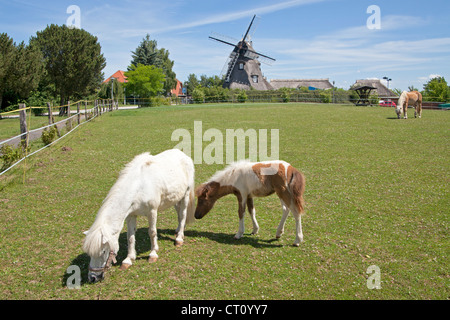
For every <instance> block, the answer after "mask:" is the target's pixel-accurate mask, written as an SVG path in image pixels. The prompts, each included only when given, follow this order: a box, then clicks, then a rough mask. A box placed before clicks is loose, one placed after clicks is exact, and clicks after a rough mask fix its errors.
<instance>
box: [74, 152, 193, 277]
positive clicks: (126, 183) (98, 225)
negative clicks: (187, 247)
mask: <svg viewBox="0 0 450 320" xmlns="http://www.w3.org/2000/svg"><path fill="white" fill-rule="evenodd" d="M194 189H195V185H194V163H193V162H192V159H191V158H190V157H188V156H187V155H185V154H184V153H183V152H182V151H180V150H178V149H172V150H167V151H164V152H161V153H160V154H158V155H155V156H152V155H150V154H149V153H148V152H147V153H143V154H140V155H138V156H136V157H135V158H134V159H133V160H132V161H131V162H130V163H128V164H127V165H126V167H125V168H124V169H123V170H122V171H121V172H120V175H119V178H118V180H117V181H116V183H115V184H114V185H113V187H112V188H111V190H110V191H109V193H108V195H107V196H106V198H105V200H104V201H103V204H102V206H101V208H100V210H99V211H98V213H97V217H96V218H95V221H94V223H93V225H92V226H91V228H90V229H89V230H88V231H86V232H85V234H86V238H85V240H84V243H83V250H84V251H85V252H86V253H87V254H88V255H89V256H90V257H91V261H90V263H89V273H88V280H89V281H90V282H96V281H98V280H102V279H103V277H104V272H105V270H107V269H108V268H109V267H110V266H111V264H112V262H115V257H116V255H117V252H118V251H119V235H120V231H121V230H122V228H123V225H124V221H125V220H126V221H127V241H128V255H127V257H126V259H125V260H124V261H123V262H122V266H121V269H123V270H125V269H128V268H129V267H130V266H131V265H132V262H133V261H134V260H135V259H136V251H135V241H136V239H135V233H136V218H137V216H139V215H140V216H145V217H147V219H148V222H149V231H148V232H149V235H150V241H151V252H150V256H149V262H155V261H156V260H157V258H158V254H157V251H158V249H159V247H158V243H157V229H156V220H157V215H158V211H162V210H165V209H167V208H169V207H171V206H175V209H176V211H177V213H178V228H177V229H176V230H175V232H176V240H175V245H177V246H181V245H182V244H183V239H184V229H185V225H186V223H190V222H192V221H194V220H195V219H194V209H195V195H194V191H195V190H194Z"/></svg>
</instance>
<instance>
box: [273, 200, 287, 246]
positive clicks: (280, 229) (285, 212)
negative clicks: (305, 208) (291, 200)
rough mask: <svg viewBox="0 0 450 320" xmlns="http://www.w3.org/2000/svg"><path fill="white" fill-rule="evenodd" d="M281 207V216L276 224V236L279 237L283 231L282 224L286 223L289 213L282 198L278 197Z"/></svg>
mask: <svg viewBox="0 0 450 320" xmlns="http://www.w3.org/2000/svg"><path fill="white" fill-rule="evenodd" d="M280 202H281V207H282V208H283V215H282V216H281V221H280V224H279V225H278V229H277V234H276V238H277V239H280V238H281V235H282V234H283V233H284V224H285V223H286V218H287V216H288V214H289V208H288V206H286V204H285V203H284V201H283V200H281V199H280Z"/></svg>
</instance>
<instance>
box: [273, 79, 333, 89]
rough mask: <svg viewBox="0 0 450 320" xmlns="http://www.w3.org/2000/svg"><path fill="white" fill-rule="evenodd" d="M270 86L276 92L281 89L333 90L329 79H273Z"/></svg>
mask: <svg viewBox="0 0 450 320" xmlns="http://www.w3.org/2000/svg"><path fill="white" fill-rule="evenodd" d="M270 84H271V86H272V87H273V88H274V89H275V90H276V89H280V88H292V89H299V88H301V87H306V88H310V87H312V88H316V89H322V90H326V89H331V88H333V85H332V84H331V83H330V81H329V80H328V79H271V80H270Z"/></svg>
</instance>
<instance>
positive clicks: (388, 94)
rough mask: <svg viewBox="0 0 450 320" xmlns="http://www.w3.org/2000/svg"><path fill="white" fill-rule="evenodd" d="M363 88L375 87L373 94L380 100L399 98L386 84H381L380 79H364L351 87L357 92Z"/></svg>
mask: <svg viewBox="0 0 450 320" xmlns="http://www.w3.org/2000/svg"><path fill="white" fill-rule="evenodd" d="M362 87H373V88H374V90H373V92H372V93H375V92H376V93H377V94H378V97H379V98H380V99H392V98H398V96H397V94H395V93H394V92H393V91H391V90H389V89H388V88H387V87H386V86H385V85H384V84H382V83H381V81H380V80H379V79H373V80H372V79H362V80H356V82H355V83H354V84H353V85H352V86H351V88H350V89H352V90H356V89H358V88H362Z"/></svg>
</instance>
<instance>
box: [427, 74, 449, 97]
mask: <svg viewBox="0 0 450 320" xmlns="http://www.w3.org/2000/svg"><path fill="white" fill-rule="evenodd" d="M423 89H424V90H423V91H422V95H423V96H424V97H423V100H427V101H442V102H446V101H448V100H449V99H450V87H449V86H448V85H447V81H445V78H444V77H436V78H433V79H430V80H429V81H428V82H427V83H426V84H424V86H423Z"/></svg>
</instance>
